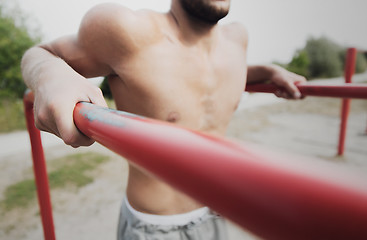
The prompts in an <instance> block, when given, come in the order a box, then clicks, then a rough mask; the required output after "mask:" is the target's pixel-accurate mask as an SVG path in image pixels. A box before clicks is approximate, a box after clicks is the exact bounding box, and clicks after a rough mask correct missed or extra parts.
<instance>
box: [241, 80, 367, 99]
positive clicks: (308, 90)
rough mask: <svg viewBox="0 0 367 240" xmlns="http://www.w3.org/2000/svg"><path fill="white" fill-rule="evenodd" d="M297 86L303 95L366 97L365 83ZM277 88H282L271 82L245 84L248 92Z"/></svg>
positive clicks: (271, 90) (270, 91)
mask: <svg viewBox="0 0 367 240" xmlns="http://www.w3.org/2000/svg"><path fill="white" fill-rule="evenodd" d="M297 88H298V90H299V91H300V92H301V94H302V95H303V96H317V97H338V98H359V99H367V84H352V83H346V84H338V85H336V84H328V85H327V84H313V83H304V84H298V85H297ZM277 90H282V88H281V87H278V86H276V85H275V84H271V83H270V84H248V85H246V91H248V92H263V93H274V92H275V91H277Z"/></svg>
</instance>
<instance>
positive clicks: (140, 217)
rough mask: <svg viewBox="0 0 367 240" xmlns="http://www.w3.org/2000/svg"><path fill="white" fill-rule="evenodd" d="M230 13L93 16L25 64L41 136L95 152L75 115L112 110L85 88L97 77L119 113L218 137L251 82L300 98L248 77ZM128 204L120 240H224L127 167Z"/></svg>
mask: <svg viewBox="0 0 367 240" xmlns="http://www.w3.org/2000/svg"><path fill="white" fill-rule="evenodd" d="M229 6H230V0H172V3H171V9H170V11H169V12H167V13H157V12H153V11H149V10H140V11H131V10H129V9H127V8H125V7H123V6H120V5H117V4H102V5H99V6H96V7H94V8H93V9H91V10H90V11H89V12H88V13H87V14H86V15H85V17H84V19H83V21H82V23H81V25H80V29H79V31H78V33H77V34H76V35H73V36H67V37H62V38H60V39H57V40H56V41H54V42H51V43H48V44H42V45H39V46H36V47H33V48H31V49H30V50H28V51H27V53H26V54H25V55H24V57H23V61H22V71H23V77H24V80H25V82H26V84H27V85H28V86H29V88H31V89H32V90H33V92H34V93H35V105H34V106H35V120H36V126H37V127H38V128H39V129H41V130H44V131H48V132H51V133H53V134H55V135H57V136H59V137H60V138H62V139H63V140H64V141H65V143H66V144H68V145H71V146H73V147H78V146H88V145H90V144H92V143H93V141H92V140H91V139H89V138H87V137H86V136H84V135H83V134H81V133H80V132H79V131H78V130H77V129H76V127H75V126H74V123H73V114H72V112H73V109H74V106H75V104H76V103H77V102H79V101H87V102H92V103H94V104H97V105H101V106H106V103H105V101H104V98H103V96H102V93H101V91H100V89H99V88H97V87H95V86H93V85H92V84H91V83H89V82H88V81H87V79H86V78H90V77H97V76H108V79H109V84H110V87H111V90H112V94H113V97H114V100H115V102H116V106H117V109H119V110H123V111H127V112H132V113H136V114H139V115H143V116H147V117H150V118H156V119H160V120H163V121H168V122H171V123H174V124H177V125H180V126H183V127H186V128H190V129H194V130H198V131H202V132H206V133H209V134H215V135H224V134H225V132H226V128H227V125H228V123H229V121H230V119H231V116H232V113H233V112H234V111H235V109H236V107H237V105H238V102H239V100H240V97H241V94H242V92H243V90H244V88H245V85H246V82H259V81H264V80H270V81H273V82H274V83H276V84H278V85H281V86H283V87H284V88H285V89H286V91H284V92H278V93H277V95H278V96H280V97H286V98H299V97H300V93H299V92H298V90H297V88H296V87H295V85H294V82H296V81H305V79H304V78H303V77H301V76H298V75H295V74H293V73H290V72H288V71H286V70H284V69H282V68H280V67H276V66H272V65H270V66H249V67H247V64H246V51H247V43H248V37H247V32H246V30H245V28H244V27H243V26H242V25H240V24H238V23H233V24H229V25H223V26H220V25H218V24H217V22H218V20H220V19H221V18H223V17H224V16H226V15H227V13H228V11H229ZM244 124H245V123H244ZM126 196H127V197H126V198H125V200H124V202H123V207H122V210H121V216H120V223H119V233H118V238H119V239H148V238H145V237H144V235H149V236H154V237H156V238H154V239H163V238H164V239H226V237H225V235H224V234H223V228H222V220H221V219H220V218H219V217H218V216H216V215H215V214H213V213H212V212H211V211H210V210H209V209H207V208H205V207H203V206H202V205H201V204H200V203H198V202H196V201H194V200H193V199H191V198H189V197H187V196H185V195H184V194H182V193H180V192H177V191H176V190H175V189H173V188H171V187H170V186H168V185H166V184H165V183H162V182H161V181H159V180H157V179H154V178H152V177H151V176H147V175H146V174H144V173H143V172H141V171H140V170H139V169H136V168H135V167H133V166H131V165H130V167H129V177H128V186H127V193H126ZM139 237H140V238H139ZM180 237H181V238H180ZM149 239H150V238H149Z"/></svg>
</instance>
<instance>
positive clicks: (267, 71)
mask: <svg viewBox="0 0 367 240" xmlns="http://www.w3.org/2000/svg"><path fill="white" fill-rule="evenodd" d="M262 82H272V83H274V84H276V85H278V86H280V87H282V88H283V89H284V90H278V91H276V92H275V95H276V96H277V97H282V98H287V99H299V98H301V97H302V95H301V93H300V92H299V90H298V88H297V87H296V85H295V84H296V83H302V82H306V78H305V77H303V76H300V75H298V74H295V73H292V72H289V71H287V70H286V69H284V68H282V67H280V66H277V65H256V66H248V69H247V84H251V83H262Z"/></svg>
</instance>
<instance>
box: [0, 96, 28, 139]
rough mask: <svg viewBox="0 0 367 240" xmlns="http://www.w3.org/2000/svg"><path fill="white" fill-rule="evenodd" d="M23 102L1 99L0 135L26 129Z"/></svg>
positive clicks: (13, 99) (14, 99)
mask: <svg viewBox="0 0 367 240" xmlns="http://www.w3.org/2000/svg"><path fill="white" fill-rule="evenodd" d="M23 109H24V108H23V101H22V100H21V99H16V98H0V133H7V132H11V131H14V130H24V129H26V125H25V118H24V110H23Z"/></svg>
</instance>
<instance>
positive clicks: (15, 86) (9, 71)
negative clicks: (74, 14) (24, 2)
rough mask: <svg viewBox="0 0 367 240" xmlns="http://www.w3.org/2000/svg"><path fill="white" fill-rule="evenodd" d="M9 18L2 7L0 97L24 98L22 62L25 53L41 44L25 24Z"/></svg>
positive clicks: (0, 8)
mask: <svg viewBox="0 0 367 240" xmlns="http://www.w3.org/2000/svg"><path fill="white" fill-rule="evenodd" d="M20 17H22V16H12V17H10V16H8V15H7V14H6V13H5V11H4V8H3V7H2V6H1V5H0V97H4V96H7V97H9V96H17V97H22V96H23V93H24V90H25V89H26V86H25V84H24V82H23V80H22V75H21V71H20V61H21V59H22V56H23V54H24V52H25V51H26V50H27V49H28V48H30V47H31V46H33V45H35V44H36V43H37V42H39V38H37V37H31V36H30V34H29V32H28V31H27V28H26V27H25V25H24V24H19V23H18V22H20V21H17V19H19V18H20Z"/></svg>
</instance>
